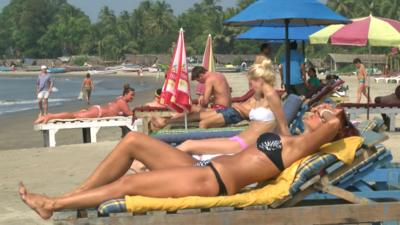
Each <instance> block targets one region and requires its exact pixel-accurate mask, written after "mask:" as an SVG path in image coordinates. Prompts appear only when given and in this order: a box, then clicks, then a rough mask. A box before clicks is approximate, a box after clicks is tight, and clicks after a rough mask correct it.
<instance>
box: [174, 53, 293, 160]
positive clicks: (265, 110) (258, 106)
mask: <svg viewBox="0 0 400 225" xmlns="http://www.w3.org/2000/svg"><path fill="white" fill-rule="evenodd" d="M248 78H249V80H250V83H251V86H252V88H253V90H254V91H255V98H254V99H250V101H249V103H248V105H249V106H250V107H248V108H243V109H242V110H241V111H244V112H245V113H246V116H247V117H248V118H249V120H250V125H249V127H248V128H247V129H246V130H244V131H242V132H241V133H240V134H239V135H237V136H234V137H231V138H215V139H204V140H187V141H185V142H184V143H182V144H181V145H179V146H178V147H177V148H178V149H180V150H182V151H185V152H188V153H190V154H200V155H204V154H228V153H237V152H240V151H242V150H243V149H246V148H247V147H248V146H250V145H252V144H254V143H256V140H257V137H258V136H259V135H260V134H262V133H265V132H271V131H274V130H275V127H276V124H278V131H279V133H280V134H284V135H289V129H288V125H287V122H286V119H285V115H284V112H283V109H282V105H281V99H280V98H279V96H278V94H277V93H276V91H275V89H274V84H275V79H276V74H275V73H274V72H273V69H272V63H271V60H269V59H265V60H264V61H263V62H262V63H261V64H254V65H253V66H252V67H251V68H250V70H249V72H248ZM222 116H223V117H224V118H225V117H228V116H225V115H224V114H223V113H222ZM228 118H230V117H228ZM205 146H207V147H205Z"/></svg>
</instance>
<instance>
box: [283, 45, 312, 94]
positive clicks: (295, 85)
mask: <svg viewBox="0 0 400 225" xmlns="http://www.w3.org/2000/svg"><path fill="white" fill-rule="evenodd" d="M279 70H280V74H281V87H282V88H283V87H285V90H286V93H287V94H296V95H299V96H300V95H305V94H306V92H307V89H306V85H305V81H306V71H305V65H304V56H303V55H302V54H300V53H299V52H298V51H297V43H296V42H295V41H294V42H291V43H290V83H288V82H287V81H286V62H285V58H284V57H283V58H281V65H280V68H279Z"/></svg>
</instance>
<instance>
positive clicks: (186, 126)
mask: <svg viewBox="0 0 400 225" xmlns="http://www.w3.org/2000/svg"><path fill="white" fill-rule="evenodd" d="M187 129H188V118H187V112H185V130H187Z"/></svg>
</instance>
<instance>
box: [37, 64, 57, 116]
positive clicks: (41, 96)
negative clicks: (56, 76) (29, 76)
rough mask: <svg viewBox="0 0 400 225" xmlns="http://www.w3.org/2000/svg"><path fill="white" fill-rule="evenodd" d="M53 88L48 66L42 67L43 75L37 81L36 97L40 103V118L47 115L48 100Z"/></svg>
mask: <svg viewBox="0 0 400 225" xmlns="http://www.w3.org/2000/svg"><path fill="white" fill-rule="evenodd" d="M52 88H53V80H52V79H51V76H50V74H48V73H47V66H45V65H42V66H41V73H40V74H39V76H38V79H37V81H36V95H37V99H38V102H39V110H40V113H39V117H41V116H44V115H46V114H47V111H48V110H47V109H48V98H49V96H50V94H51V89H52Z"/></svg>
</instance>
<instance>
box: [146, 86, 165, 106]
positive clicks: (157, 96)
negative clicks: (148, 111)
mask: <svg viewBox="0 0 400 225" xmlns="http://www.w3.org/2000/svg"><path fill="white" fill-rule="evenodd" d="M161 91H162V89H161V88H159V89H157V90H156V92H155V93H154V99H153V101H151V102H148V103H146V104H145V105H144V106H148V107H155V108H165V106H164V105H162V104H160V95H161Z"/></svg>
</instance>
